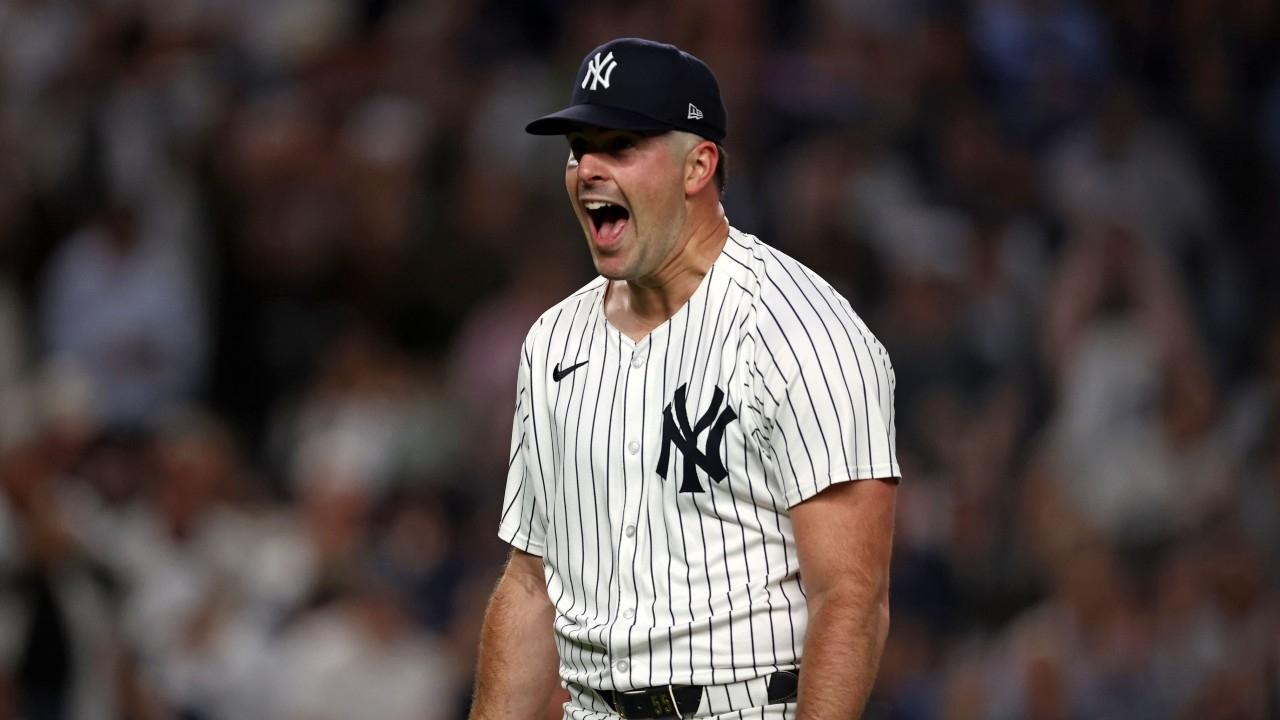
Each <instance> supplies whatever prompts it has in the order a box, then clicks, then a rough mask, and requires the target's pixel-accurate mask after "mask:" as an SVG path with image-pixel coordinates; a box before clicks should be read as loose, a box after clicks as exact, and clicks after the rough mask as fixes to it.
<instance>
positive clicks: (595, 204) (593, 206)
mask: <svg viewBox="0 0 1280 720" xmlns="http://www.w3.org/2000/svg"><path fill="white" fill-rule="evenodd" d="M612 205H613V203H607V202H604V201H602V200H588V201H586V202H585V203H583V206H584V207H586V208H587V209H588V210H599V209H601V208H607V207H612Z"/></svg>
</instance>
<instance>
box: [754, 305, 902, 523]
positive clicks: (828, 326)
mask: <svg viewBox="0 0 1280 720" xmlns="http://www.w3.org/2000/svg"><path fill="white" fill-rule="evenodd" d="M844 308H845V309H846V310H847V308H848V306H847V305H845V306H844ZM837 309H839V308H837ZM767 344H768V345H769V346H770V349H771V353H772V355H771V358H770V361H771V362H770V363H769V364H770V365H772V366H773V372H771V373H768V374H767V375H766V378H767V379H769V380H771V381H772V382H768V383H767V385H771V386H772V387H771V388H769V389H768V392H767V394H766V395H767V397H768V398H769V399H770V405H771V406H772V407H771V408H770V409H771V411H772V412H771V413H770V414H771V415H772V417H771V418H770V420H771V422H769V423H767V426H768V428H769V431H768V434H767V436H766V439H767V446H768V452H767V455H766V465H767V467H768V474H769V477H770V481H771V482H773V483H776V485H777V488H778V489H779V490H780V491H781V492H782V494H783V495H784V496H785V497H786V499H787V504H788V506H794V505H796V504H798V503H800V502H803V501H804V500H807V499H809V498H811V497H813V496H814V495H817V494H818V493H820V492H822V491H823V490H825V489H827V488H828V487H830V486H831V485H833V484H835V483H840V482H846V481H850V480H869V479H873V478H880V479H885V478H899V477H901V472H900V470H899V467H898V459H897V453H896V450H895V429H894V418H893V393H894V386H895V384H896V381H895V379H894V373H893V366H892V364H891V363H890V362H889V356H888V353H886V352H885V350H884V347H883V346H882V345H881V344H880V342H879V341H878V340H877V339H876V338H875V337H874V336H873V335H871V333H870V331H868V330H867V329H866V327H865V325H863V324H862V322H861V320H859V319H858V318H857V316H856V315H854V314H853V312H852V310H847V314H845V315H843V316H841V315H839V314H838V313H837V314H828V315H826V317H821V318H818V319H816V320H810V321H809V322H806V323H804V324H800V323H789V324H788V325H786V326H783V325H780V326H779V332H778V333H777V334H776V335H774V336H773V337H772V338H770V339H768V340H767Z"/></svg>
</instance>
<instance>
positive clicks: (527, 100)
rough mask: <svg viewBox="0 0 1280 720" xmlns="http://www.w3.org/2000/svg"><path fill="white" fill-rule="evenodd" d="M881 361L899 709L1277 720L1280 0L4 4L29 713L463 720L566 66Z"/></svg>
mask: <svg viewBox="0 0 1280 720" xmlns="http://www.w3.org/2000/svg"><path fill="white" fill-rule="evenodd" d="M619 35H637V36H644V37H651V38H655V39H661V40H667V41H672V42H675V43H677V44H679V45H681V46H682V47H685V48H687V49H689V50H691V51H693V52H694V53H696V54H698V55H700V56H701V57H702V58H703V59H705V60H706V61H707V62H708V63H709V64H710V65H711V67H712V68H713V69H714V70H715V71H716V73H717V75H718V76H719V79H720V83H721V85H722V87H723V90H724V93H725V97H726V102H727V104H728V107H729V120H730V129H729V139H728V141H727V143H726V145H727V149H728V152H729V156H730V162H729V183H728V191H727V195H726V197H725V206H726V210H727V213H728V215H729V217H730V220H731V221H732V222H733V224H734V225H736V226H737V227H740V228H742V229H744V230H746V231H748V232H752V233H755V234H757V235H759V236H760V237H761V238H762V239H764V240H765V241H766V242H769V243H771V244H774V245H775V246H777V247H779V248H781V249H783V250H784V251H785V252H788V253H790V254H792V255H794V256H796V257H798V258H799V259H800V260H802V261H803V262H805V263H806V264H808V265H809V266H811V267H813V268H814V269H816V270H817V271H818V272H820V273H821V274H822V275H824V276H825V277H826V278H828V279H830V280H831V281H832V282H833V283H834V284H836V285H837V287H838V288H839V289H841V290H842V291H843V292H844V293H845V294H846V296H847V297H849V299H850V300H851V302H852V303H853V305H854V307H855V308H856V309H858V311H859V312H860V314H861V315H862V316H863V317H864V318H865V319H866V320H867V322H868V324H869V326H870V327H871V328H872V329H873V331H875V332H876V333H877V335H878V336H879V337H880V338H881V339H882V340H883V341H884V343H885V345H886V346H887V348H888V349H889V351H890V354H891V357H892V359H893V362H894V365H895V367H896V370H897V378H898V384H897V392H898V395H897V409H898V411H897V418H898V423H899V424H898V438H899V443H900V444H899V454H900V458H901V464H902V467H903V470H904V476H905V479H904V481H903V483H902V485H901V489H900V494H899V515H898V529H897V540H896V547H895V557H894V565H893V577H892V586H893V589H892V601H893V629H892V632H891V635H890V639H889V644H888V648H887V650H886V653H885V657H884V661H883V664H882V668H881V672H880V678H879V682H878V685H877V688H876V692H875V696H874V699H873V703H872V706H871V708H870V709H869V710H868V713H867V717H868V718H870V719H871V720H929V719H935V718H936V719H938V720H1012V719H1015V718H1026V719H1028V720H1073V719H1076V718H1129V719H1137V720H1146V719H1153V720H1154V719H1157V718H1170V719H1174V720H1180V719H1183V718H1195V719H1197V720H1212V719H1223V720H1254V719H1258V720H1261V719H1262V718H1276V717H1280V603H1278V602H1277V594H1278V593H1280V581H1278V580H1277V578H1280V285H1278V284H1277V283H1276V282H1275V278H1276V277H1278V276H1280V200H1277V198H1280V53H1278V52H1276V50H1277V48H1278V47H1280V5H1277V4H1276V3H1275V2H1271V1H1270V0H1092V1H1091V0H967V1H962V0H952V1H946V0H802V1H798V2H792V1H789V0H690V1H689V2H680V3H670V4H668V3H656V2H618V1H617V0H592V1H590V2H588V1H584V0H530V1H526V2H516V1H511V2H501V1H499V0H451V1H449V2H428V1H426V0H424V1H422V2H415V1H411V0H0V489H2V492H0V720H18V719H19V718H21V719H23V720H97V719H101V720H117V719H119V720H349V719H351V718H365V719H368V720H384V719H385V720H410V719H412V720H457V719H458V718H463V717H465V712H466V710H465V708H466V704H467V695H468V693H469V688H470V678H471V669H472V666H473V662H474V655H475V651H476V637H477V629H478V624H479V617H480V613H481V612H482V611H483V606H484V602H485V599H486V597H487V593H488V591H489V589H490V588H491V586H492V582H493V581H494V579H495V577H496V573H497V572H498V571H499V569H500V567H501V563H502V561H503V558H504V557H505V549H504V547H503V546H502V545H501V543H500V542H499V541H498V540H497V538H496V535H495V533H496V527H497V519H498V510H499V508H498V503H499V500H500V496H501V491H502V486H503V482H504V476H505V462H506V458H507V445H508V443H509V439H510V422H511V412H512V403H513V398H514V377H515V364H516V356H517V351H518V348H519V345H520V342H521V340H522V339H523V335H524V332H525V330H526V329H527V327H528V326H529V324H530V322H531V321H532V320H533V319H535V318H536V317H537V315H538V314H539V313H540V312H541V311H542V310H543V309H544V308H545V307H547V306H549V305H550V304H552V303H554V302H555V301H557V300H558V299H560V298H561V297H563V296H565V295H567V294H568V293H570V292H572V291H573V290H574V289H575V288H577V287H579V286H580V285H582V284H583V283H585V282H586V281H587V280H589V279H590V277H591V274H592V270H591V266H590V263H589V258H588V255H587V253H586V252H585V248H584V247H583V241H582V239H581V235H580V231H579V230H578V228H577V225H576V223H575V221H574V219H573V216H572V214H571V212H570V211H569V208H568V204H567V202H566V200H565V198H564V195H563V193H564V191H563V186H562V181H561V171H562V167H563V162H564V156H565V152H566V149H565V147H564V146H563V145H561V144H559V143H558V142H556V141H554V140H548V139H538V138H532V137H529V136H526V135H525V134H524V132H523V125H524V123H525V122H526V121H527V120H528V119H531V118H533V117H535V116H537V115H538V114H541V113H543V112H546V111H548V110H550V109H553V108H555V107H559V106H560V105H561V104H562V103H563V102H564V100H565V98H566V97H567V94H568V89H569V85H570V83H571V81H572V77H573V73H574V71H575V69H576V67H577V64H578V61H579V59H580V58H581V57H582V54H583V53H584V52H585V51H586V50H587V49H589V48H591V47H593V46H595V45H597V44H599V43H600V42H603V41H604V40H606V39H608V38H611V37H614V36H619Z"/></svg>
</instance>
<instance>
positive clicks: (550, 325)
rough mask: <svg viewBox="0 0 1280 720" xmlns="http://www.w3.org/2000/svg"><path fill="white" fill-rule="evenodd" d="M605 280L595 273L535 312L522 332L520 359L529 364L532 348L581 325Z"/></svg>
mask: <svg viewBox="0 0 1280 720" xmlns="http://www.w3.org/2000/svg"><path fill="white" fill-rule="evenodd" d="M607 282H608V281H607V280H605V279H604V278H603V277H599V276H597V277H596V278H594V279H593V280H591V282H589V283H587V284H586V285H583V286H582V287H580V288H578V289H577V290H575V291H574V292H572V293H571V294H569V296H568V297H566V298H565V299H563V300H561V301H560V302H558V303H556V304H555V305H552V306H551V307H549V308H547V310H546V311H545V312H543V313H542V314H541V315H539V316H538V319H537V320H535V321H534V322H533V325H531V326H530V327H529V331H528V332H527V333H526V334H525V338H524V346H523V348H522V349H521V360H522V361H523V362H528V363H530V364H532V362H533V358H532V355H533V354H534V350H536V349H537V348H539V347H545V346H546V344H547V343H548V342H549V341H550V340H551V338H552V337H553V336H559V335H560V333H562V332H565V331H567V330H568V328H570V327H572V326H575V325H576V326H578V327H579V328H581V323H582V322H584V321H585V320H586V319H587V318H589V317H590V316H591V315H592V314H593V313H594V312H595V309H596V305H597V304H598V303H599V302H600V301H601V298H602V296H603V294H604V290H605V286H606V283H607Z"/></svg>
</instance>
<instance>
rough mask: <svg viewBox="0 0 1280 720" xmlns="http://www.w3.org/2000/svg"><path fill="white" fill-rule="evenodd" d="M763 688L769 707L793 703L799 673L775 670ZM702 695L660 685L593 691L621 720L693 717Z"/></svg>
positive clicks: (695, 688)
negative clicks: (766, 692) (765, 687)
mask: <svg viewBox="0 0 1280 720" xmlns="http://www.w3.org/2000/svg"><path fill="white" fill-rule="evenodd" d="M767 687H768V688H769V703H768V704H770V705H776V704H778V703H784V702H790V701H792V700H795V698H796V693H797V691H798V690H799V688H800V671H799V670H779V671H778V672H775V673H774V674H772V675H770V676H769V679H768V685H767ZM705 691H706V688H705V687H703V686H702V685H661V686H658V687H651V688H642V689H640V690H604V691H599V690H597V691H596V694H597V695H599V696H600V697H601V698H602V699H603V700H604V702H605V704H606V705H608V706H609V709H610V710H612V711H614V712H615V713H617V714H619V715H621V716H622V717H623V718H625V720H663V719H664V718H689V717H693V715H694V713H696V712H698V706H699V705H701V704H702V695H703V693H704V692H705Z"/></svg>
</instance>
